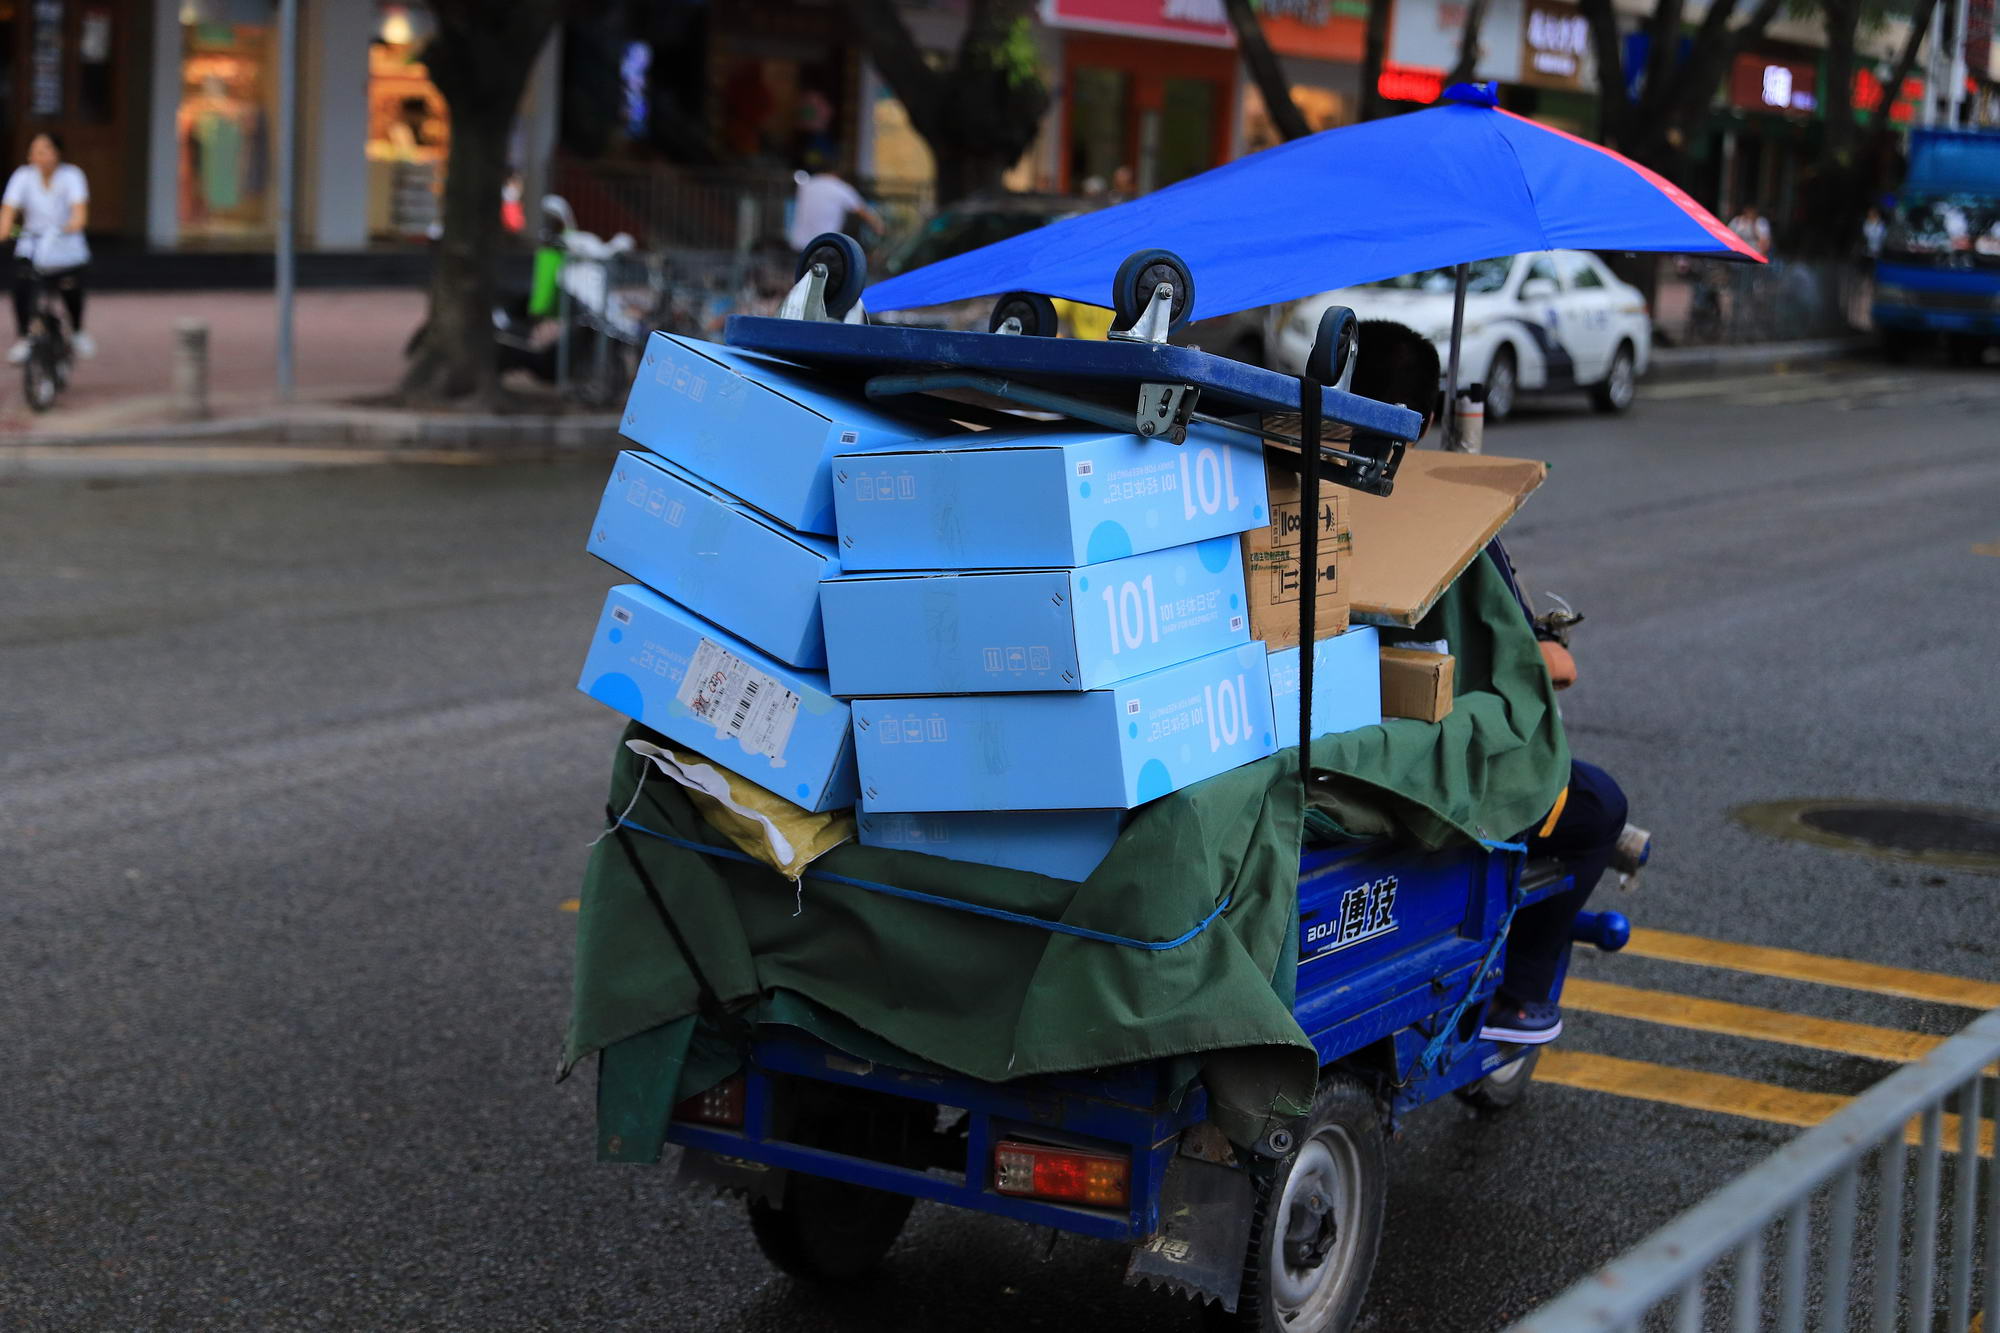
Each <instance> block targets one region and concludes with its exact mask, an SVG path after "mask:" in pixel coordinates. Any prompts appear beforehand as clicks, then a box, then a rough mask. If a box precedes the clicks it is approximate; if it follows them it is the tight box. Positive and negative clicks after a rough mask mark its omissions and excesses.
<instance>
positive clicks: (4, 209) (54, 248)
mask: <svg viewBox="0 0 2000 1333" xmlns="http://www.w3.org/2000/svg"><path fill="white" fill-rule="evenodd" d="M89 220H90V183H89V182H88V181H86V180H85V179H84V176H83V169H82V168H81V167H76V166H72V165H70V164H68V163H66V162H64V161H63V160H62V140H61V139H59V138H57V137H56V136H55V135H54V134H53V133H51V132H49V131H47V130H44V131H42V132H41V133H39V134H37V135H36V136H35V137H34V138H32V139H30V140H28V162H27V165H26V166H20V167H16V168H14V174H13V175H12V176H9V177H8V178H7V189H6V192H5V193H4V194H0V237H8V236H12V235H13V234H14V225H15V224H16V223H17V222H18V223H19V224H20V227H21V235H20V237H19V239H17V240H16V241H15V242H14V332H15V334H16V337H15V340H14V345H13V346H12V347H10V348H8V349H7V361H8V364H10V365H16V366H18V365H20V364H21V363H22V362H23V361H26V360H27V359H28V326H29V325H30V324H32V323H33V322H34V318H35V284H36V282H37V281H38V280H39V281H41V282H46V283H49V284H50V285H52V286H53V287H55V289H56V290H57V291H58V292H60V293H61V295H62V303H63V308H64V309H65V310H67V311H68V312H69V327H70V333H71V335H72V337H73V340H74V345H75V347H76V354H77V355H78V356H85V357H89V356H96V355H97V342H96V340H95V339H93V338H92V337H91V336H90V335H89V334H88V333H85V332H84V331H83V270H84V266H85V265H86V264H88V263H89V262H90V245H89V243H88V242H87V241H85V240H84V238H83V228H84V225H85V223H87V222H88V221H89Z"/></svg>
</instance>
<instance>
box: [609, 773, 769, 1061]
mask: <svg viewBox="0 0 2000 1333" xmlns="http://www.w3.org/2000/svg"><path fill="white" fill-rule="evenodd" d="M604 817H605V818H606V819H608V820H610V821H611V835H612V837H614V838H615V839H617V842H618V848H619V850H620V851H622V852H624V853H625V864H626V865H628V866H630V867H631V868H632V873H633V874H634V875H637V876H638V877H639V887H640V888H642V889H644V890H645V891H646V897H647V898H648V899H649V900H650V901H651V902H652V904H653V911H654V912H656V913H658V914H659V918H660V924H661V925H663V926H665V927H666V928H667V934H668V935H669V936H671V937H672V938H673V941H674V947H675V948H676V949H679V950H680V951H681V958H682V960H683V961H684V962H686V963H687V965H688V971H689V973H691V974H692V975H693V977H694V986H695V994H696V1000H695V1004H696V1007H697V1008H698V1009H699V1011H700V1013H701V1016H702V1017H703V1018H704V1019H706V1020H708V1022H709V1023H710V1024H711V1025H713V1026H714V1027H715V1028H716V1029H717V1030H719V1031H720V1032H721V1033H722V1034H723V1036H725V1037H727V1038H729V1039H730V1040H732V1041H742V1040H744V1039H746V1038H747V1037H748V1036H749V1035H750V1025H749V1024H748V1023H746V1022H744V1021H743V1019H742V1018H741V1017H740V1016H739V1015H737V1014H734V1013H731V1012H730V1011H729V1010H728V1009H727V1008H725V1007H724V1006H723V1003H722V997H721V996H719V995H717V994H716V993H715V987H714V986H712V985H710V984H709V980H708V974H707V973H705V972H703V971H702V970H701V964H700V963H699V962H697V961H695V954H694V950H693V949H690V948H689V947H688V942H687V937H686V936H685V935H683V934H681V928H680V926H679V925H678V924H676V922H675V921H674V914H673V913H672V912H669V911H668V910H667V900H666V899H665V898H663V897H661V896H660V889H659V886H658V885H657V884H655V883H653V877H652V876H651V875H649V874H647V873H646V867H645V864H644V863H643V862H642V861H641V860H640V859H639V854H638V852H636V851H634V850H633V849H632V839H631V838H630V837H629V836H627V835H626V832H625V825H624V824H623V823H622V822H621V821H620V819H619V817H618V812H617V811H616V810H613V809H612V808H611V807H610V806H608V805H607V806H605V807H604Z"/></svg>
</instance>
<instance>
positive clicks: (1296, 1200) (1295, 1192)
mask: <svg viewBox="0 0 2000 1333" xmlns="http://www.w3.org/2000/svg"><path fill="white" fill-rule="evenodd" d="M1255 1189H1256V1196H1257V1209H1256V1213H1255V1214H1254V1216H1253V1217H1252V1219H1251V1223H1250V1246H1249V1249H1248V1251H1247V1252H1246V1253H1245V1254H1244V1257H1243V1287H1242V1290H1241V1292H1240V1293H1239V1294H1238V1296H1237V1298H1236V1311H1235V1313H1234V1314H1231V1313H1228V1312H1226V1311H1224V1310H1223V1308H1222V1307H1221V1306H1220V1305H1210V1306H1206V1307H1204V1310H1205V1312H1206V1315H1207V1318H1208V1320H1209V1324H1210V1327H1211V1328H1216V1329H1228V1330H1233V1333H1346V1330H1347V1329H1349V1328H1351V1327H1352V1326H1353V1324H1354V1321H1355V1319H1356V1318H1358V1317H1359V1316H1360V1314H1361V1303H1362V1301H1363V1300H1364V1299H1365V1298H1366V1297H1367V1295H1368V1280H1369V1278H1370V1277H1372V1276H1373V1275H1374V1272H1375V1253H1376V1250H1377V1249H1378V1248H1379V1247H1380V1245H1381V1242H1382V1213H1383V1209H1384V1207H1385V1206H1386V1204H1387V1202H1388V1198H1389V1164H1388V1154H1387V1152H1386V1150H1385V1149H1384V1148H1383V1138H1382V1120H1381V1116H1380V1114H1379V1113H1378V1112H1377V1111H1376V1108H1375V1098H1374V1096H1373V1095H1372V1094H1371V1093H1370V1092H1369V1091H1368V1089H1366V1088H1364V1087H1363V1086H1362V1085H1361V1084H1360V1083H1358V1082H1356V1081H1355V1080H1353V1079H1351V1078H1347V1077H1344V1076H1342V1075H1339V1074H1335V1073H1332V1072H1325V1073H1322V1074H1321V1076H1320V1085H1319V1094H1318V1096H1316V1097H1315V1098H1314V1099H1313V1109H1312V1114H1311V1116H1310V1117H1308V1119H1307V1121H1306V1123H1305V1124H1304V1125H1302V1126H1301V1127H1300V1129H1299V1132H1298V1147H1296V1148H1294V1149H1293V1150H1292V1152H1291V1154H1290V1155H1289V1156H1287V1157H1286V1158H1285V1159H1284V1160H1283V1161H1281V1162H1279V1163H1278V1165H1277V1166H1276V1168H1274V1169H1273V1170H1272V1172H1271V1174H1270V1175H1269V1176H1268V1177H1264V1178H1258V1179H1257V1180H1256V1181H1255Z"/></svg>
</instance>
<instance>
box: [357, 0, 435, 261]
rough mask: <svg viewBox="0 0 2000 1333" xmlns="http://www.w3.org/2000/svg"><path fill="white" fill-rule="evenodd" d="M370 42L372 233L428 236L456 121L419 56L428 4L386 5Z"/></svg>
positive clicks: (406, 237)
mask: <svg viewBox="0 0 2000 1333" xmlns="http://www.w3.org/2000/svg"><path fill="white" fill-rule="evenodd" d="M379 13H380V15H381V17H380V21H379V24H378V26H377V29H376V36H375V40H374V41H373V42H371V43H369V46H368V234H369V235H370V236H373V237H375V238H377V239H378V240H411V239H417V238H421V237H423V236H425V235H427V234H429V232H430V231H431V230H432V229H433V228H434V227H435V226H436V224H437V220H438V195H439V192H440V190H441V189H442V186H443V181H444V163H445V156H446V154H447V153H448V152H449V150H450V147H451V119H450V116H449V114H448V112H447V111H446V109H445V102H444V97H443V96H442V95H441V94H440V93H439V92H438V90H437V88H436V87H435V86H434V85H433V84H432V83H431V80H430V74H429V72H428V71H427V70H426V69H425V68H424V66H423V63H422V62H421V61H419V60H418V59H417V57H418V55H419V54H420V52H421V51H422V48H423V43H424V41H425V40H426V39H427V36H428V34H427V33H426V32H425V31H424V28H425V27H426V26H427V20H426V18H425V16H424V15H423V13H422V11H421V10H418V9H415V8H413V7H411V6H408V5H400V4H385V5H382V6H380V9H379Z"/></svg>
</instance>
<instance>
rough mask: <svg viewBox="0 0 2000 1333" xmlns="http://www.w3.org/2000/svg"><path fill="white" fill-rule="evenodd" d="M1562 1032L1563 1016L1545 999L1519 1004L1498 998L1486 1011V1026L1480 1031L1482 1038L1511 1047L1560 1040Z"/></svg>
mask: <svg viewBox="0 0 2000 1333" xmlns="http://www.w3.org/2000/svg"><path fill="white" fill-rule="evenodd" d="M1562 1030H1563V1016H1562V1010H1561V1008H1559V1007H1558V1006H1556V1005H1554V1004H1551V1003H1550V1002H1548V1001H1546V1000H1542V1001H1536V1002H1533V1003H1529V1004H1517V1003H1515V1002H1514V1001H1512V1000H1509V999H1506V998H1505V997H1503V996H1498V995H1496V996H1494V997H1493V1004H1492V1007H1491V1008H1489V1009H1487V1011H1486V1023H1485V1025H1484V1026H1482V1027H1481V1028H1480V1029H1479V1035H1480V1036H1482V1037H1484V1038H1486V1040H1488V1041H1500V1042H1506V1043H1507V1044H1508V1045H1511V1046H1539V1045H1541V1044H1542V1043H1543V1042H1546V1041H1554V1040H1555V1039H1556V1038H1557V1037H1560V1036H1561V1035H1562Z"/></svg>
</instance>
